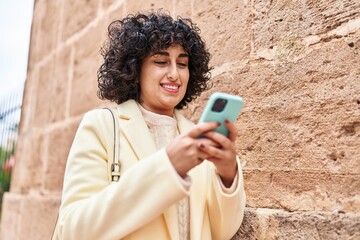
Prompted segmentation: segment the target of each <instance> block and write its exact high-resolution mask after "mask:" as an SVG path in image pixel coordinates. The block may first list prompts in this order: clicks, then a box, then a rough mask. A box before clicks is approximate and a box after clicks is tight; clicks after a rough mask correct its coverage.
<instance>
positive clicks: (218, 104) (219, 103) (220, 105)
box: [211, 98, 227, 112]
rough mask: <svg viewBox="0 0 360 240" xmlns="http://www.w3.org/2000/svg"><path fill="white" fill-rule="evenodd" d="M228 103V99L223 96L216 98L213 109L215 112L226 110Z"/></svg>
mask: <svg viewBox="0 0 360 240" xmlns="http://www.w3.org/2000/svg"><path fill="white" fill-rule="evenodd" d="M226 104H227V100H226V99H223V98H218V99H216V100H215V103H214V105H213V106H212V108H211V111H213V112H221V111H222V110H224V108H225V106H226Z"/></svg>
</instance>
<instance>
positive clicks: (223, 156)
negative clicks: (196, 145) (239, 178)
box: [200, 120, 238, 187]
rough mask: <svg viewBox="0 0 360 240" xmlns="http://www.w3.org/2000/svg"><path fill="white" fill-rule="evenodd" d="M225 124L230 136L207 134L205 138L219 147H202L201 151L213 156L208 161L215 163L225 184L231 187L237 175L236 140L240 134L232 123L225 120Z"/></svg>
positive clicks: (215, 133)
mask: <svg viewBox="0 0 360 240" xmlns="http://www.w3.org/2000/svg"><path fill="white" fill-rule="evenodd" d="M224 124H225V127H226V128H227V129H228V130H229V134H228V136H227V137H226V136H224V135H222V134H220V133H217V132H214V131H211V132H207V133H205V134H204V136H205V137H207V138H209V139H211V140H212V141H214V142H216V143H218V146H217V147H214V146H210V145H200V149H201V151H203V152H204V153H206V154H207V155H210V156H211V157H208V158H207V160H208V161H211V162H212V163H214V165H215V167H216V170H217V173H218V174H219V175H220V177H221V180H222V182H223V184H224V185H225V186H226V187H230V186H231V184H232V182H233V180H234V178H235V176H236V173H237V162H236V150H235V140H236V137H237V133H238V132H237V129H236V126H235V125H234V124H233V123H232V122H230V121H228V120H225V122H224Z"/></svg>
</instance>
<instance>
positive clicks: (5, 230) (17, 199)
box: [0, 193, 22, 240]
mask: <svg viewBox="0 0 360 240" xmlns="http://www.w3.org/2000/svg"><path fill="white" fill-rule="evenodd" d="M21 205H22V198H21V196H20V195H17V194H14V193H5V195H4V197H3V201H2V206H1V207H2V209H1V228H0V239H3V240H6V239H19V225H18V224H19V223H20V222H21Z"/></svg>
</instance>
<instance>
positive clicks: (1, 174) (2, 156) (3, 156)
mask: <svg viewBox="0 0 360 240" xmlns="http://www.w3.org/2000/svg"><path fill="white" fill-rule="evenodd" d="M14 150H15V148H14V147H13V148H12V149H11V150H4V149H2V148H1V147H0V203H1V202H2V197H3V195H4V193H5V192H8V191H9V189H10V180H11V171H4V169H3V168H2V166H3V164H4V163H5V162H6V160H8V159H9V157H10V156H12V155H13V154H14Z"/></svg>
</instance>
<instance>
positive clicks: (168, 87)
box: [160, 83, 180, 93]
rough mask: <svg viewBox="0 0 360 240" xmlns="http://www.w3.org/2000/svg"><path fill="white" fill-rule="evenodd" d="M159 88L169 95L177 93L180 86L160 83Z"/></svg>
mask: <svg viewBox="0 0 360 240" xmlns="http://www.w3.org/2000/svg"><path fill="white" fill-rule="evenodd" d="M160 86H161V87H162V88H164V89H165V90H166V91H168V92H171V93H177V92H178V91H179V88H180V85H179V84H177V83H162V84H160Z"/></svg>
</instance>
